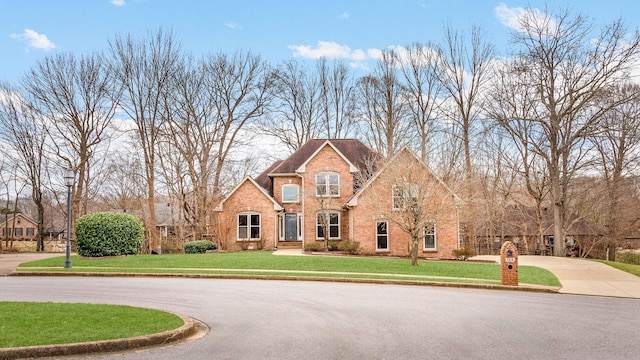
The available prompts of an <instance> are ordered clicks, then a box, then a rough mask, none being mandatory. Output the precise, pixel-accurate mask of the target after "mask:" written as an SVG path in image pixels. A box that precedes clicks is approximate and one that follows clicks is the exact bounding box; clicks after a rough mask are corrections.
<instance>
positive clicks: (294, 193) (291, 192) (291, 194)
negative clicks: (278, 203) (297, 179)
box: [282, 184, 299, 202]
mask: <svg viewBox="0 0 640 360" xmlns="http://www.w3.org/2000/svg"><path fill="white" fill-rule="evenodd" d="M298 201H299V200H298V185H295V184H286V185H282V202H298Z"/></svg>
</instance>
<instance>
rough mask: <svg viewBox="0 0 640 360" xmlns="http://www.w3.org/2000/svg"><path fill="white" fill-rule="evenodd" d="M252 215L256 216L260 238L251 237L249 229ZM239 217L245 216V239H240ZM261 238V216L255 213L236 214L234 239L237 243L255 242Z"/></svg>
mask: <svg viewBox="0 0 640 360" xmlns="http://www.w3.org/2000/svg"><path fill="white" fill-rule="evenodd" d="M252 215H258V230H259V232H260V237H257V238H252V237H251V227H252V225H251V216H252ZM240 216H247V237H246V238H241V237H240ZM261 237H262V216H261V215H260V213H257V212H243V213H238V216H236V238H237V239H238V241H256V240H260V238H261Z"/></svg>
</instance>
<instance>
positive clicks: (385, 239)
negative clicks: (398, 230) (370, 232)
mask: <svg viewBox="0 0 640 360" xmlns="http://www.w3.org/2000/svg"><path fill="white" fill-rule="evenodd" d="M388 226H389V224H388V223H387V222H386V221H376V250H389V230H388V229H389V227H388Z"/></svg>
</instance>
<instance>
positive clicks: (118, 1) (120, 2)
mask: <svg viewBox="0 0 640 360" xmlns="http://www.w3.org/2000/svg"><path fill="white" fill-rule="evenodd" d="M109 2H110V3H111V4H112V5H115V6H125V5H126V2H125V1H124V0H111V1H109Z"/></svg>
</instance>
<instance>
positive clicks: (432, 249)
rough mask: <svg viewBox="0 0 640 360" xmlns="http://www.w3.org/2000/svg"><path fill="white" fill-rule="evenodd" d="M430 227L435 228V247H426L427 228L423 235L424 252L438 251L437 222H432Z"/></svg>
mask: <svg viewBox="0 0 640 360" xmlns="http://www.w3.org/2000/svg"><path fill="white" fill-rule="evenodd" d="M428 226H431V227H433V247H429V248H428V247H426V246H425V245H426V244H425V239H426V237H427V232H426V229H427V226H425V227H424V231H423V234H422V250H424V251H438V230H437V229H436V223H435V222H433V221H432V222H430V223H429V225H428Z"/></svg>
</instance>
